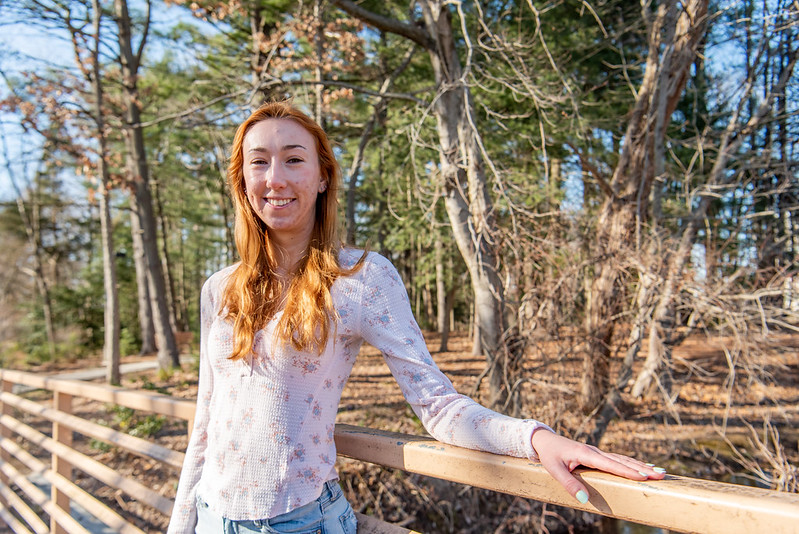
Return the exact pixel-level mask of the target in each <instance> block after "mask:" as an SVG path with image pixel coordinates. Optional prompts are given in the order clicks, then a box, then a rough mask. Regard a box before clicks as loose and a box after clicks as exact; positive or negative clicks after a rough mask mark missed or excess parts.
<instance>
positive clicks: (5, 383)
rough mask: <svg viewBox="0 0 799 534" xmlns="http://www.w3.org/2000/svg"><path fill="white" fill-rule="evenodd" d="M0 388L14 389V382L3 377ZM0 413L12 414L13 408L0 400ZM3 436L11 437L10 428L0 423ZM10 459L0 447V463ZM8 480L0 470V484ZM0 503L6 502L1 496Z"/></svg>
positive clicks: (4, 503) (3, 389)
mask: <svg viewBox="0 0 799 534" xmlns="http://www.w3.org/2000/svg"><path fill="white" fill-rule="evenodd" d="M0 389H2V391H3V393H11V392H12V390H13V389H14V383H13V382H11V381H9V380H6V379H5V378H3V379H2V387H0ZM0 414H2V415H12V416H13V415H14V414H13V408H12V407H11V406H8V405H7V404H6V403H5V402H3V401H0ZM3 438H11V430H9V429H8V428H6V426H5V425H0V439H3ZM10 459H11V455H10V454H9V453H7V452H6V450H5V449H0V463H5V462H8V461H9V460H10ZM8 482H9V480H8V477H7V476H6V475H5V473H2V472H0V485H2V486H8ZM0 503H2V504H3V505H4V506H5V505H7V504H8V503H7V502H6V500H5V499H4V498H2V497H0Z"/></svg>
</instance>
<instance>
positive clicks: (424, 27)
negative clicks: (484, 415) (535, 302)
mask: <svg viewBox="0 0 799 534" xmlns="http://www.w3.org/2000/svg"><path fill="white" fill-rule="evenodd" d="M333 3H334V4H335V5H337V6H338V7H340V8H341V9H343V10H344V11H346V12H347V13H349V14H350V15H352V16H354V17H357V18H359V19H361V20H363V21H364V22H366V23H367V24H370V25H372V26H374V27H376V28H378V29H380V30H381V31H384V32H387V33H393V34H396V35H399V36H402V37H405V38H406V39H408V40H410V41H412V42H414V43H416V44H417V45H419V46H421V47H422V48H423V49H424V50H426V51H427V53H428V56H429V58H430V63H431V66H432V68H433V73H434V76H435V82H436V85H437V88H438V91H437V94H436V95H435V97H434V100H433V103H432V104H431V107H432V110H433V113H434V115H435V118H436V124H437V131H438V138H439V153H440V162H441V176H440V180H441V183H442V185H443V190H444V191H445V193H444V203H445V206H446V211H447V215H448V217H449V222H450V225H451V227H452V232H453V235H454V237H455V242H456V243H457V245H458V249H459V250H460V252H461V255H462V256H463V259H464V261H465V263H466V265H467V268H468V270H469V273H470V275H471V281H472V289H473V291H474V296H475V318H476V324H477V325H478V327H479V333H480V344H481V348H482V353H483V355H484V356H485V358H486V360H487V375H488V383H489V390H490V395H491V399H490V401H489V402H490V403H492V404H493V405H495V406H497V405H500V404H503V403H504V400H505V396H506V395H507V389H506V387H505V384H504V380H503V368H504V365H503V364H504V361H505V357H506V356H507V354H506V352H507V347H506V346H505V344H504V340H503V334H504V333H505V325H504V320H503V313H504V289H503V286H502V280H501V278H500V276H499V266H498V253H497V246H498V242H497V237H498V235H497V229H496V220H495V215H494V209H493V203H492V199H491V196H490V194H489V191H490V186H489V181H488V178H487V176H486V172H485V163H484V158H483V152H482V150H481V144H482V141H481V139H480V133H479V130H478V128H477V124H476V123H477V116H476V113H475V109H474V104H473V102H472V97H471V93H470V89H469V86H468V84H467V83H466V77H467V74H468V73H467V72H464V69H463V65H462V63H461V60H460V57H459V50H458V44H457V40H456V38H455V34H454V28H453V21H452V9H453V8H452V6H451V5H450V3H449V2H445V1H442V0H423V1H420V2H417V4H416V5H417V6H418V7H419V9H420V11H421V14H422V18H421V20H419V21H408V22H405V21H401V20H397V19H392V18H388V17H384V16H382V15H379V14H377V13H374V12H371V11H368V10H366V9H364V8H362V7H361V6H360V5H358V4H356V3H354V2H352V1H350V0H333Z"/></svg>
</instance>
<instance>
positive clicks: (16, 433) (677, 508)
mask: <svg viewBox="0 0 799 534" xmlns="http://www.w3.org/2000/svg"><path fill="white" fill-rule="evenodd" d="M0 380H1V381H2V392H1V393H0V459H2V462H0V518H1V519H2V520H3V521H5V523H6V524H8V526H9V527H11V529H12V530H14V531H15V532H17V533H29V532H31V531H33V532H36V533H45V532H58V533H60V532H68V533H87V532H90V530H88V529H87V527H86V525H82V524H81V523H80V522H79V521H78V520H76V519H75V518H73V517H72V515H71V514H70V508H71V505H72V504H73V503H74V504H76V505H79V506H80V507H82V508H83V509H85V510H86V511H87V512H88V513H89V514H90V515H92V516H93V517H95V518H97V519H99V520H100V521H101V522H102V523H104V524H105V525H107V526H108V527H109V528H110V529H111V530H112V531H115V532H123V533H141V532H142V531H141V530H140V529H139V528H138V527H136V526H135V525H134V524H132V523H131V522H130V521H128V520H127V519H126V518H124V517H123V516H121V515H120V514H119V513H117V512H116V511H114V510H113V509H111V508H110V507H109V506H107V505H106V504H104V503H103V502H101V501H100V500H99V499H97V498H95V497H93V496H92V495H90V494H89V493H87V492H86V491H84V490H83V489H82V488H80V487H79V486H77V485H76V484H75V483H74V482H73V481H72V479H73V475H74V470H76V469H77V470H80V471H82V472H83V473H85V474H87V475H89V476H90V477H93V478H94V479H96V480H97V481H99V482H101V483H103V484H105V485H107V486H109V487H111V488H115V489H116V490H118V491H120V492H122V493H124V494H126V495H128V496H130V497H132V498H133V499H135V500H136V501H139V502H141V503H143V504H146V505H147V506H150V507H152V508H154V509H155V510H158V511H159V512H160V513H162V514H164V515H166V516H168V515H169V514H170V512H171V508H172V504H173V502H172V500H171V499H169V498H166V497H164V496H163V495H161V494H160V493H159V492H157V491H155V490H154V489H152V488H149V487H147V486H145V485H143V484H142V483H141V482H139V481H137V480H136V479H135V477H125V476H122V475H120V474H119V473H117V472H115V471H114V470H112V469H110V468H109V467H107V466H106V465H104V464H102V463H100V462H97V461H95V460H93V459H92V458H90V457H89V456H86V455H83V454H81V453H79V452H78V451H77V450H75V449H74V448H73V446H72V437H73V431H74V432H77V433H79V434H82V435H84V436H88V437H90V438H93V439H96V440H100V441H102V442H105V443H108V444H111V445H113V446H115V447H118V448H120V449H122V450H125V451H129V452H131V453H133V454H136V455H138V456H141V457H145V458H149V459H151V460H153V461H154V462H158V463H160V464H164V465H168V466H171V467H172V468H174V469H175V470H179V469H180V466H181V465H182V462H183V456H184V455H183V453H182V452H178V451H174V450H171V449H169V448H167V447H164V446H161V445H158V444H157V443H154V442H153V441H149V440H145V439H141V438H136V437H133V436H130V435H128V434H125V433H123V432H118V431H115V430H113V429H111V428H108V427H106V426H102V425H100V424H97V423H93V422H91V421H88V420H86V419H82V418H80V417H77V416H75V415H74V414H73V413H72V411H73V401H74V399H75V398H82V399H91V400H95V401H100V402H106V403H112V404H115V405H119V406H124V407H128V408H132V409H135V410H142V411H146V412H150V413H155V414H160V415H164V416H169V417H172V418H177V419H183V420H186V421H188V422H189V431H190V429H191V421H192V417H193V416H194V402H191V401H185V400H179V399H174V398H171V397H168V396H165V395H160V394H157V393H151V392H145V391H138V390H126V389H122V388H116V387H111V386H106V385H101V384H92V383H85V382H77V381H72V380H62V379H55V378H47V377H42V376H38V375H34V374H30V373H24V372H20V371H9V370H0ZM20 385H21V386H27V387H30V388H37V389H44V390H48V391H50V392H52V401H51V402H50V403H49V404H50V405H49V406H48V405H45V404H43V403H39V402H33V401H31V400H26V399H25V398H23V397H21V396H20V395H16V394H14V393H13V392H12V391H13V389H14V387H15V386H16V387H19V386H20ZM16 410H19V413H25V414H30V415H31V416H35V418H36V419H37V420H38V421H49V424H50V425H51V435H50V436H47V435H46V434H45V433H44V432H41V431H40V430H36V429H35V428H33V426H31V425H27V424H25V423H23V422H22V421H20V420H19V418H16V417H14V413H15V411H16ZM18 442H19V443H22V445H23V446H20V444H19V443H18ZM336 446H337V449H338V453H339V455H342V456H346V457H349V458H353V459H357V460H362V461H365V462H371V463H376V464H380V465H383V466H386V467H392V468H398V469H403V470H405V471H409V472H413V473H419V474H422V475H427V476H431V477H436V478H440V479H444V480H450V481H454V482H459V483H463V484H468V485H472V486H476V487H480V488H485V489H489V490H494V491H499V492H503V493H508V494H512V495H518V496H521V497H526V498H530V499H536V500H539V501H545V502H548V503H552V504H556V505H562V506H568V507H571V508H576V509H580V510H585V511H588V512H594V513H598V514H602V515H606V516H610V517H616V518H620V519H625V520H628V521H631V522H635V523H641V524H646V525H651V526H655V527H660V528H663V529H668V530H674V531H684V532H703V533H715V532H719V533H721V532H724V533H725V534H734V533H738V532H740V533H744V532H745V533H752V532H767V533H769V534H782V533H785V534H789V533H790V534H793V533H796V532H798V531H799V495H796V494H788V493H779V492H775V491H769V490H763V489H758V488H751V487H745V486H736V485H732V484H724V483H720V482H711V481H705V480H698V479H691V478H685V477H678V476H672V475H670V476H668V477H667V478H666V479H665V480H661V481H648V482H635V481H629V480H625V479H621V478H618V477H615V476H612V475H607V474H604V473H599V472H595V471H588V470H582V471H579V476H580V477H581V478H582V479H583V481H584V482H585V484H586V485H587V486H588V487H589V489H590V491H591V499H590V500H589V502H588V503H586V504H585V505H581V504H579V503H578V502H577V501H575V500H574V498H573V497H571V496H570V495H568V494H567V493H566V492H565V491H564V490H563V488H562V487H561V486H560V485H558V484H557V483H556V482H555V481H554V480H553V479H552V478H551V477H550V476H549V475H548V474H547V473H546V471H544V469H543V468H542V467H541V465H540V464H536V463H533V462H530V461H527V460H523V459H517V458H508V457H504V456H496V455H493V454H488V453H481V452H476V451H470V450H466V449H462V448H459V447H453V446H449V445H445V444H442V443H439V442H437V441H435V440H433V439H432V438H425V437H419V436H411V435H407V434H396V433H391V432H385V431H380V430H375V429H370V428H362V427H354V426H349V425H338V426H337V428H336ZM28 447H35V448H39V449H43V450H46V451H47V452H48V453H49V456H50V462H49V465H48V462H45V461H43V460H42V459H40V458H37V457H35V456H33V455H32V454H31V453H30V452H28V451H27V450H26V448H28ZM32 475H38V476H40V477H42V478H44V479H45V480H46V481H47V482H48V483H49V484H50V486H51V488H52V489H51V494H50V495H49V496H48V495H47V494H46V493H45V492H44V491H43V490H42V489H40V488H39V487H38V486H37V485H35V484H33V483H32V482H31V480H30V479H31V476H32ZM14 487H16V491H15V490H14ZM12 510H13V511H14V512H15V513H12ZM42 517H49V521H50V523H49V525H48V524H47V523H46V522H45V520H44V519H42ZM359 523H360V525H361V526H360V527H359V532H383V533H386V532H398V533H399V532H409V531H408V530H407V529H403V528H400V527H396V526H392V525H389V524H387V523H383V522H381V521H377V520H375V519H374V518H369V517H366V516H362V515H359Z"/></svg>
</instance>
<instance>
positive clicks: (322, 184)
mask: <svg viewBox="0 0 799 534" xmlns="http://www.w3.org/2000/svg"><path fill="white" fill-rule="evenodd" d="M325 191H327V181H326V180H322V181H321V182H319V192H320V193H324V192H325Z"/></svg>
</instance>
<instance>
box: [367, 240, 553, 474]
mask: <svg viewBox="0 0 799 534" xmlns="http://www.w3.org/2000/svg"><path fill="white" fill-rule="evenodd" d="M370 260H371V261H369V262H367V264H366V265H365V266H364V269H366V272H365V273H364V278H365V280H364V283H365V286H366V287H365V290H364V292H363V301H362V302H361V307H360V309H361V318H360V325H361V329H362V332H361V335H362V337H363V339H364V340H365V341H366V342H368V343H370V344H371V345H373V346H374V347H376V348H377V349H378V350H380V351H381V352H382V353H383V357H384V359H385V361H386V363H387V364H388V367H389V369H390V370H391V373H392V374H393V375H394V378H395V379H396V380H397V382H398V384H399V386H400V389H401V390H402V394H403V395H404V396H405V399H406V400H407V401H408V403H409V404H410V406H411V408H412V409H413V411H414V413H415V414H416V415H417V416H418V417H419V419H420V420H421V422H422V424H423V425H424V427H425V428H426V429H427V431H428V432H429V433H430V434H431V435H432V436H433V437H434V438H435V439H437V440H439V441H442V442H444V443H448V444H450V445H457V446H460V447H465V448H469V449H474V450H480V451H486V452H492V453H495V454H503V455H509V456H515V457H518V458H528V459H530V460H533V461H538V455H537V454H536V452H535V449H534V448H533V445H532V437H533V433H534V432H536V431H537V430H540V429H547V430H550V431H551V430H552V429H551V428H549V427H548V426H546V425H544V424H543V423H540V422H538V421H535V420H532V419H516V418H513V417H508V416H506V415H503V414H500V413H498V412H495V411H492V410H489V409H488V408H485V407H484V406H481V405H480V404H478V403H477V402H475V401H474V400H472V399H471V398H469V397H467V396H465V395H461V394H459V393H458V392H457V391H455V388H454V386H453V385H452V382H451V381H450V380H449V379H448V378H447V377H446V376H445V375H444V374H443V373H442V372H441V370H440V369H439V368H438V366H436V364H435V362H434V361H433V358H432V357H431V356H430V353H429V351H428V350H427V345H426V343H425V340H424V337H423V336H422V332H421V330H420V329H419V326H418V325H417V323H416V321H415V319H414V317H413V314H412V311H411V307H410V302H409V300H408V294H407V291H406V289H405V286H404V284H403V282H402V280H401V279H400V276H399V273H397V271H396V269H395V268H394V266H393V265H392V264H391V263H390V262H389V261H388V260H387V259H385V258H383V257H382V256H380V255H378V254H374V253H371V254H370Z"/></svg>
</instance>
